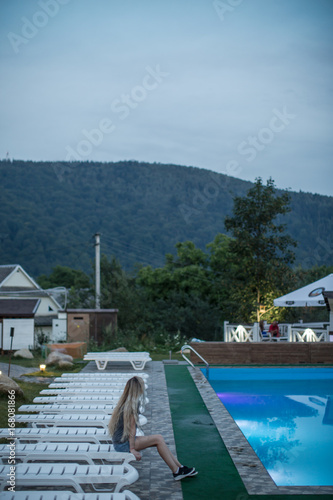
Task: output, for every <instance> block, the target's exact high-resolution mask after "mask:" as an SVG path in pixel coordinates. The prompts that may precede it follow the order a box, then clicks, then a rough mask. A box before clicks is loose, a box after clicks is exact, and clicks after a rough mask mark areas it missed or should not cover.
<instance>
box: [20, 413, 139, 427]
mask: <svg viewBox="0 0 333 500" xmlns="http://www.w3.org/2000/svg"><path fill="white" fill-rule="evenodd" d="M15 421H16V422H20V423H27V424H32V426H33V427H53V426H54V427H72V426H73V427H80V426H81V427H103V428H104V429H107V426H108V423H109V421H110V415H102V414H100V415H93V414H89V413H88V414H86V415H85V414H81V413H73V414H71V413H58V414H50V415H48V414H45V413H38V414H36V415H15ZM139 422H140V425H145V424H146V423H147V419H146V417H144V416H143V415H140V416H139Z"/></svg>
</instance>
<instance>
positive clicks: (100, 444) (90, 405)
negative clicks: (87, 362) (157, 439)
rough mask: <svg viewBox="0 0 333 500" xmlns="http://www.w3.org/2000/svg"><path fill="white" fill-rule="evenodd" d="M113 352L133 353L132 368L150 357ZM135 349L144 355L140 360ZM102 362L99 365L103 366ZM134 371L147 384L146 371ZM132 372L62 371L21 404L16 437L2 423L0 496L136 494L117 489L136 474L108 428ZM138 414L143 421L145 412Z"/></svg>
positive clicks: (130, 497)
mask: <svg viewBox="0 0 333 500" xmlns="http://www.w3.org/2000/svg"><path fill="white" fill-rule="evenodd" d="M116 354H135V356H132V357H130V356H129V357H128V360H130V359H132V361H131V363H132V366H133V367H134V365H133V363H136V365H135V366H136V367H134V368H135V370H136V371H137V370H138V366H143V367H144V366H145V363H146V362H147V361H148V360H150V358H149V359H147V356H146V355H147V354H148V353H116ZM137 354H142V355H143V356H141V361H140V363H138V358H139V357H140V356H136V355H137ZM94 355H95V353H94ZM95 357H96V355H95ZM148 357H149V355H148ZM102 358H103V359H102V361H106V360H105V359H104V356H102ZM97 361H98V362H99V360H97ZM97 361H96V364H97V367H98V363H97ZM107 362H108V360H107V361H106V364H107ZM106 364H105V366H104V368H99V369H100V370H101V369H102V370H104V369H105V367H106ZM141 369H142V368H141ZM135 374H137V375H139V376H141V377H142V378H144V380H145V383H146V386H147V381H148V375H147V374H146V373H138V372H136V373H135ZM132 376H133V372H132V373H130V372H129V373H113V374H112V373H110V372H103V373H94V374H93V373H82V374H81V373H75V374H70V373H68V374H63V375H62V377H57V379H55V380H54V382H53V383H52V384H50V386H49V388H48V389H46V390H43V391H41V393H40V394H41V396H40V397H37V398H35V399H34V401H33V403H34V404H30V405H22V406H20V408H19V411H20V412H25V413H24V414H18V415H16V417H15V420H16V422H17V423H20V424H21V423H25V424H27V425H28V427H26V428H16V429H15V436H14V440H13V436H12V435H11V433H10V429H0V438H6V439H8V444H2V445H1V444H0V498H1V500H2V499H3V500H106V499H108V500H139V499H138V497H137V496H136V495H135V494H134V493H132V492H130V491H128V490H124V491H121V490H122V489H124V488H126V487H128V486H129V485H130V484H132V483H134V482H135V481H137V479H138V477H139V475H138V472H137V470H136V469H135V468H134V467H133V465H131V463H130V462H135V457H134V456H133V455H132V454H131V453H119V452H115V451H114V448H113V446H112V442H111V437H110V435H109V433H108V430H107V425H108V422H109V419H110V416H111V414H112V412H113V410H114V408H115V405H116V404H117V401H118V399H119V397H120V395H121V393H122V391H123V388H124V386H125V384H126V381H127V380H128V379H129V378H131V377H132ZM50 391H51V392H50ZM49 394H52V395H53V396H52V397H51V396H49ZM46 395H48V396H46ZM146 402H148V400H147V401H146ZM140 418H141V421H140V423H141V425H142V426H143V425H145V423H146V422H147V419H146V417H144V416H143V415H141V417H140ZM139 432H140V431H139ZM13 442H14V443H15V446H14V450H15V477H16V488H15V493H14V492H13V491H4V490H7V489H8V484H9V483H8V478H9V477H10V474H11V473H12V469H11V466H10V465H9V464H10V458H11V456H12V455H11V453H12V452H11V448H10V447H9V444H10V443H13ZM41 488H42V489H41ZM48 488H52V489H48ZM64 488H65V490H64ZM18 490H19V491H18ZM70 490H73V491H70Z"/></svg>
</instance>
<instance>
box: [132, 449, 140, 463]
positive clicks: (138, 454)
mask: <svg viewBox="0 0 333 500" xmlns="http://www.w3.org/2000/svg"><path fill="white" fill-rule="evenodd" d="M130 453H132V455H134V456H135V459H136V460H137V461H139V460H141V453H140V452H139V451H136V449H135V448H132V449H131V450H130Z"/></svg>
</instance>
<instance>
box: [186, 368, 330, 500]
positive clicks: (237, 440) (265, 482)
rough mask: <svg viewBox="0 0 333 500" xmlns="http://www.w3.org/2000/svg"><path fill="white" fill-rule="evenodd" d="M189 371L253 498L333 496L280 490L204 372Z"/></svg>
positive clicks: (317, 489)
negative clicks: (254, 496)
mask: <svg viewBox="0 0 333 500" xmlns="http://www.w3.org/2000/svg"><path fill="white" fill-rule="evenodd" d="M188 370H189V372H190V374H191V376H192V379H193V381H194V383H195V385H196V387H197V389H198V391H199V393H200V395H201V397H202V399H203V401H204V403H205V405H206V407H207V410H208V411H209V414H210V415H211V417H212V419H213V421H214V423H215V426H216V428H217V430H218V432H219V434H220V436H221V438H222V441H223V442H224V444H225V446H226V448H227V450H228V453H229V455H230V457H231V459H232V461H233V463H234V465H235V467H236V469H237V471H238V473H239V475H240V477H241V479H242V481H243V483H244V486H245V488H246V490H247V492H248V494H249V495H326V494H333V486H277V485H276V484H275V482H274V481H273V479H272V478H271V476H270V475H269V474H268V472H267V470H266V469H265V467H264V466H263V464H262V462H261V461H260V460H259V458H258V455H257V454H256V453H255V451H254V450H253V448H252V446H251V445H250V443H249V442H248V441H247V439H246V438H245V436H244V434H243V433H242V431H241V430H240V428H239V427H238V425H237V424H236V422H235V421H234V419H233V418H232V416H231V415H230V413H229V412H228V410H227V409H226V407H225V406H224V404H223V403H222V401H220V399H219V398H218V396H217V394H216V393H215V391H214V389H213V388H212V386H211V385H210V383H209V382H208V380H207V379H206V377H205V376H204V374H203V373H202V371H201V370H200V368H192V367H190V366H189V367H188Z"/></svg>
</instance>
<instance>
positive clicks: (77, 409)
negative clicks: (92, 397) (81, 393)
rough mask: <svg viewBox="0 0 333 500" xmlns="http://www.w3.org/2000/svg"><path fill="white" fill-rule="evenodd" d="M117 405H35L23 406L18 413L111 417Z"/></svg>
mask: <svg viewBox="0 0 333 500" xmlns="http://www.w3.org/2000/svg"><path fill="white" fill-rule="evenodd" d="M115 407H116V405H115V404H114V405H106V404H104V405H103V404H100V405H98V404H97V405H96V404H90V405H88V404H68V405H66V404H35V405H22V406H20V407H19V409H18V411H23V412H26V413H95V414H96V413H98V414H103V415H111V413H112V412H113V410H114V408H115Z"/></svg>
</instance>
